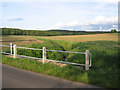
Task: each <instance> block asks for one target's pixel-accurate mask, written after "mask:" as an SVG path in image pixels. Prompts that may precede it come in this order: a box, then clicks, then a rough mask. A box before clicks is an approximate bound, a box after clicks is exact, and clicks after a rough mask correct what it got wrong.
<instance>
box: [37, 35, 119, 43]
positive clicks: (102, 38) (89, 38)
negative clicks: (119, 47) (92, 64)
mask: <svg viewBox="0 0 120 90" xmlns="http://www.w3.org/2000/svg"><path fill="white" fill-rule="evenodd" d="M39 38H45V39H51V40H65V41H74V42H85V41H118V35H117V34H92V35H72V36H47V37H45V36H44V37H39Z"/></svg>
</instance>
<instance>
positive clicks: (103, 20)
mask: <svg viewBox="0 0 120 90" xmlns="http://www.w3.org/2000/svg"><path fill="white" fill-rule="evenodd" d="M117 21H118V17H117V16H115V17H105V16H102V15H100V16H97V17H96V18H95V19H94V20H93V21H92V22H91V24H106V23H117Z"/></svg>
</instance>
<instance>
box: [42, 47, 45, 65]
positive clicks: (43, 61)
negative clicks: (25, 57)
mask: <svg viewBox="0 0 120 90" xmlns="http://www.w3.org/2000/svg"><path fill="white" fill-rule="evenodd" d="M45 62H46V47H43V60H42V63H43V64H44V63H45Z"/></svg>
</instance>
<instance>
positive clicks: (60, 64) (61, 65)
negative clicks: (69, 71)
mask: <svg viewBox="0 0 120 90" xmlns="http://www.w3.org/2000/svg"><path fill="white" fill-rule="evenodd" d="M37 61H38V62H41V63H42V60H37ZM46 63H51V64H56V65H57V66H60V67H63V66H67V64H62V63H56V62H51V61H46Z"/></svg>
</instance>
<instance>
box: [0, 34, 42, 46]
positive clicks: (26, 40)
mask: <svg viewBox="0 0 120 90" xmlns="http://www.w3.org/2000/svg"><path fill="white" fill-rule="evenodd" d="M0 41H1V42H2V44H3V45H8V44H10V43H13V44H16V45H18V46H20V45H26V44H34V43H42V42H43V41H40V40H37V39H35V38H33V37H32V36H15V35H7V36H2V39H1V40H0Z"/></svg>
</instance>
